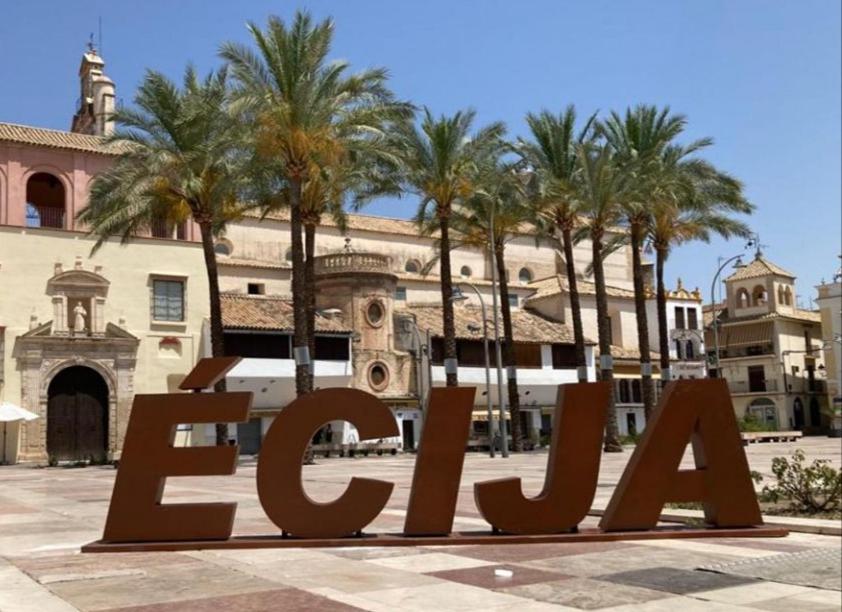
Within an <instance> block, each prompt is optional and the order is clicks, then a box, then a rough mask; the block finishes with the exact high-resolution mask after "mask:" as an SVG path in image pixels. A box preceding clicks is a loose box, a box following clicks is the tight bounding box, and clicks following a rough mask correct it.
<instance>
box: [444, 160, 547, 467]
mask: <svg viewBox="0 0 842 612" xmlns="http://www.w3.org/2000/svg"><path fill="white" fill-rule="evenodd" d="M502 152H503V149H502V148H501V150H500V153H502ZM525 178H526V176H525V175H524V174H522V173H520V172H518V170H517V167H516V166H514V165H512V164H510V163H506V162H503V161H502V160H501V159H500V158H499V155H493V156H491V158H490V159H489V160H487V162H486V163H484V164H483V167H482V169H481V171H480V173H479V175H478V177H477V187H478V189H477V191H476V193H475V194H474V195H473V196H472V197H470V198H468V199H467V200H466V201H465V203H464V205H462V206H459V207H458V208H457V209H456V210H455V211H454V213H453V219H452V227H453V230H454V233H455V239H454V242H453V243H452V244H453V247H454V248H456V246H457V245H458V246H462V245H465V246H470V247H473V248H476V249H480V250H485V249H487V248H488V246H489V244H488V243H489V235H490V234H492V229H493V234H492V235H493V240H494V255H495V261H493V262H492V264H491V265H494V266H497V278H498V279H499V283H500V310H501V314H502V319H503V346H502V353H503V355H502V357H503V363H504V365H505V366H507V367H508V366H515V365H516V363H515V350H514V330H513V327H512V311H511V306H510V305H509V285H508V280H507V276H506V255H505V249H506V243H507V242H508V241H509V240H511V238H512V237H514V236H515V235H516V234H518V233H522V232H523V229H524V224H526V223H528V222H529V221H530V220H531V219H532V216H533V215H532V210H531V209H530V206H529V204H528V202H527V200H526V197H525V195H526V194H525V191H524V179H525ZM492 216H493V221H492ZM507 387H508V395H509V412H510V413H511V423H512V431H511V434H512V450H514V451H515V452H520V451H522V450H523V431H521V422H520V396H519V394H518V384H517V377H516V376H509V378H508V381H507Z"/></svg>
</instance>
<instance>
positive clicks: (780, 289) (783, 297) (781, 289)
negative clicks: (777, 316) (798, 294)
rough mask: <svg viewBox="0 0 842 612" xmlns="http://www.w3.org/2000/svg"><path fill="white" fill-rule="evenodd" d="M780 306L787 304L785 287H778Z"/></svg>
mask: <svg viewBox="0 0 842 612" xmlns="http://www.w3.org/2000/svg"><path fill="white" fill-rule="evenodd" d="M778 304H786V293H785V292H784V287H783V285H778Z"/></svg>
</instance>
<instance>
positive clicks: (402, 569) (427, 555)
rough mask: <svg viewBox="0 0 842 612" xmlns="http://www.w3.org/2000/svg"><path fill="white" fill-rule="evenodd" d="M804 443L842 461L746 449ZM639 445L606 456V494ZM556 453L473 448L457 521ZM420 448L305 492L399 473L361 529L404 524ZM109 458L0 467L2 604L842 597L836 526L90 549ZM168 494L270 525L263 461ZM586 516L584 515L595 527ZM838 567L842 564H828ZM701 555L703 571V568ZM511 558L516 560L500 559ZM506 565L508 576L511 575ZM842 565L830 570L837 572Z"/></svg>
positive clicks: (830, 604)
mask: <svg viewBox="0 0 842 612" xmlns="http://www.w3.org/2000/svg"><path fill="white" fill-rule="evenodd" d="M795 448H803V449H804V450H805V452H806V453H807V455H808V457H826V458H829V459H831V460H832V461H833V463H834V464H836V465H837V466H838V465H839V463H840V445H839V441H838V440H829V439H827V438H808V439H805V440H802V441H800V442H797V443H791V444H758V445H752V446H749V447H748V448H747V452H748V455H749V461H750V463H751V465H752V468H753V469H755V470H757V471H760V472H761V473H765V474H769V473H770V470H769V467H770V465H771V459H772V457H774V456H777V455H788V454H789V453H790V452H791V451H792V450H794V449H795ZM628 456H629V453H628V452H626V453H623V454H622V455H605V456H604V457H603V465H602V469H601V472H600V483H599V490H598V493H597V501H596V505H600V504H602V505H604V503H605V502H606V501H607V499H608V497H609V496H610V493H611V490H612V489H613V487H614V485H615V484H616V482H617V480H618V478H619V475H620V473H621V472H622V469H623V466H624V465H625V462H626V461H627V460H628ZM545 462H546V455H545V454H542V453H534V454H526V455H519V456H512V457H511V458H509V459H508V460H503V459H500V458H497V459H494V460H491V459H489V458H488V457H485V456H483V455H478V454H469V455H468V456H467V458H466V461H465V472H464V475H463V479H462V486H461V491H460V496H459V503H458V508H457V520H456V524H455V526H454V527H455V529H457V530H471V529H473V530H478V529H484V528H486V527H487V524H486V523H485V522H484V521H483V520H482V519H481V518H480V516H479V514H478V513H477V511H476V508H475V507H474V504H473V499H472V488H473V483H474V482H475V481H480V480H486V479H489V478H494V477H500V476H504V475H510V474H512V475H519V476H521V477H522V478H523V479H524V483H525V484H524V487H525V491H526V493H527V494H534V493H537V492H538V490H540V486H541V483H542V479H543V474H544V468H545ZM412 466H413V457H409V456H407V457H402V456H398V457H370V458H367V459H328V460H324V459H320V460H319V462H318V464H317V465H315V466H308V467H306V468H305V472H304V474H305V480H306V488H307V491H308V493H309V494H310V495H311V496H313V497H314V498H315V499H317V500H319V501H328V500H330V499H332V498H334V497H336V496H337V495H338V494H339V493H341V491H342V490H343V489H344V488H345V486H346V485H347V483H348V480H349V479H350V477H351V476H352V475H354V474H357V475H363V474H364V475H365V476H368V477H372V478H382V479H384V480H390V481H393V482H396V483H397V486H396V487H395V492H394V494H393V495H392V498H391V500H390V502H389V504H388V506H387V508H386V510H385V511H384V512H383V513H382V514H381V515H380V516H379V517H378V518H377V519H376V521H375V522H374V523H373V524H372V525H371V526H369V527H368V528H367V531H372V532H374V531H399V530H400V529H401V527H402V525H403V519H404V516H405V508H406V503H407V498H408V494H409V482H410V478H411V472H412ZM114 474H115V471H114V470H113V469H112V468H108V467H90V468H76V469H72V468H46V469H35V468H32V467H28V466H11V467H2V468H0V610H2V611H3V612H13V611H18V610H25V611H30V610H32V611H38V612H50V611H53V610H55V611H59V610H61V611H63V610H74V609H78V610H137V611H141V610H143V611H150V612H152V611H175V610H178V611H185V610H186V611H191V610H235V611H238V612H251V611H258V610H327V611H330V610H354V609H363V610H375V611H377V610H383V611H386V610H388V611H393V610H436V611H437V612H443V611H446V610H474V609H482V610H487V611H497V610H509V609H513V610H519V611H521V610H522V611H524V612H528V611H530V610H564V609H568V610H592V609H602V610H628V609H634V610H681V611H682V612H685V611H686V612H689V611H692V610H695V609H705V610H708V609H709V610H744V611H745V610H746V609H755V610H786V611H787V612H793V611H797V610H839V609H842V603H840V602H841V601H842V593H840V590H839V589H840V586H839V581H838V576H839V571H838V569H837V568H838V561H839V558H840V555H842V552H840V538H838V537H832V536H819V535H812V534H801V533H793V534H791V535H789V536H788V537H786V538H769V539H760V538H758V539H754V538H752V539H736V538H730V539H729V538H716V539H699V540H652V541H646V542H642V541H637V542H633V543H632V542H617V543H613V542H611V543H589V544H588V543H568V544H529V545H527V544H524V545H506V546H459V547H416V548H346V549H275V550H272V549H264V550H229V551H202V552H183V553H139V554H99V555H96V554H84V555H83V554H80V553H79V547H80V546H81V545H82V544H84V543H87V542H89V541H91V540H95V539H97V538H98V537H99V536H100V534H101V530H102V526H103V521H104V519H105V513H106V510H107V506H108V500H109V497H110V494H111V487H112V484H113V480H114ZM164 501H165V502H167V501H170V502H175V501H178V502H186V501H197V502H204V501H236V502H238V504H239V506H238V510H237V518H236V522H235V526H234V531H235V533H236V534H241V535H244V534H272V533H276V532H277V529H276V528H275V527H274V525H272V524H271V523H270V522H269V521H268V519H267V518H266V517H265V515H264V514H263V511H262V510H261V508H260V506H259V504H258V500H257V492H256V485H255V462H254V461H253V460H248V459H246V460H244V461H243V462H241V465H240V468H239V470H238V472H237V474H236V475H235V476H232V477H207V478H177V479H176V478H174V479H170V480H169V481H168V484H167V488H166V493H165V498H164ZM596 520H597V519H595V518H592V517H589V518H588V519H587V521H586V523H585V524H586V525H587V526H590V525H595V524H596ZM834 564H836V565H834ZM701 568H704V569H701ZM496 570H508V572H511V574H510V575H509V574H508V572H505V571H504V572H498V571H496ZM501 574H502V575H501ZM834 574H835V576H834Z"/></svg>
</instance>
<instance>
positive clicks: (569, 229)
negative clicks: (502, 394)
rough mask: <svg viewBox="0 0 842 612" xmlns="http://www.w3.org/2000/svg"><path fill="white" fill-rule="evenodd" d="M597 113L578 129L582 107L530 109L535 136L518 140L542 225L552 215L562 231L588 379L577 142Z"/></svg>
mask: <svg viewBox="0 0 842 612" xmlns="http://www.w3.org/2000/svg"><path fill="white" fill-rule="evenodd" d="M595 118H596V115H591V117H590V118H589V119H588V120H587V121H586V122H585V125H584V127H583V128H582V129H581V130H580V131H579V132H578V134H577V133H576V131H575V128H576V109H575V108H574V107H573V105H570V106H568V107H567V108H566V109H565V110H564V112H562V113H560V114H559V115H558V116H556V115H553V114H552V113H551V112H549V111H546V110H544V111H541V113H540V114H537V115H536V114H533V113H529V114H528V115H526V123H527V125H529V129H530V131H531V132H532V141H528V140H525V139H522V138H519V139H518V144H517V149H518V151H519V153H520V154H521V155H522V156H523V159H524V161H525V163H526V165H527V167H528V168H530V169H531V170H532V172H534V177H535V179H536V180H535V181H534V182H533V186H534V189H533V190H532V191H533V194H532V195H533V200H534V205H535V209H536V213H537V217H538V219H537V221H538V222H539V225H542V223H541V221H548V222H549V224H550V227H551V230H550V232H548V233H550V234H552V235H558V234H560V235H561V246H562V251H563V253H564V264H565V268H566V272H567V288H568V293H569V295H570V312H571V318H572V320H573V321H572V322H573V341H574V343H575V350H576V364H577V365H578V366H579V367H578V376H579V381H580V382H586V381H587V369H586V366H587V362H586V360H585V333H584V330H583V327H582V306H581V300H580V298H579V290H578V287H577V277H576V266H575V261H574V259H573V242H574V241H573V233H574V231H575V230H576V227H577V225H578V223H579V210H578V206H577V204H578V203H577V200H576V197H575V189H574V184H573V179H574V175H575V172H576V167H577V166H576V145H577V144H581V143H583V142H585V141H586V140H587V139H588V138H590V135H591V131H592V130H591V128H592V126H593V123H594V119H595Z"/></svg>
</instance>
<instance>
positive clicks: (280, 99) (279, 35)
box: [220, 11, 406, 395]
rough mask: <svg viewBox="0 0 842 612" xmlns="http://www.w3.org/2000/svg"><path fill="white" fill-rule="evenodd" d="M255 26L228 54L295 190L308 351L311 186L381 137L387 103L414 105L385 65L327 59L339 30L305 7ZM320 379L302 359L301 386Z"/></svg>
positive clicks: (263, 153) (297, 286)
mask: <svg viewBox="0 0 842 612" xmlns="http://www.w3.org/2000/svg"><path fill="white" fill-rule="evenodd" d="M248 30H249V33H250V34H251V36H252V39H253V41H254V43H255V45H256V47H257V49H256V50H252V49H251V48H249V47H248V46H245V45H242V44H238V43H233V42H228V43H225V44H223V45H222V47H221V49H220V55H221V57H222V58H223V59H225V60H226V61H227V62H228V65H229V66H230V70H231V72H232V75H233V76H234V78H235V79H236V81H237V83H238V87H237V88H236V89H235V91H234V95H235V98H236V100H237V102H238V107H239V109H240V111H241V112H242V113H243V114H244V115H245V116H246V117H247V118H248V120H249V121H248V123H249V125H250V126H251V127H252V130H251V137H252V140H253V147H254V150H255V151H256V152H257V154H258V156H259V157H261V158H263V159H264V160H269V161H271V162H273V163H272V164H271V167H272V168H274V169H275V171H276V176H275V177H274V178H275V180H276V182H277V183H279V184H285V185H286V188H287V189H288V202H289V209H290V234H291V243H292V266H293V276H292V296H293V312H294V344H295V347H296V348H301V349H303V348H305V347H309V346H310V335H311V334H309V333H308V310H312V300H310V299H309V298H308V291H307V275H306V272H305V249H304V244H303V242H302V229H303V214H304V208H303V203H302V202H303V195H302V192H303V188H304V185H305V184H306V183H307V181H308V180H309V179H310V178H311V177H315V176H316V175H317V174H318V173H319V172H321V171H323V170H325V169H327V170H330V169H332V168H335V167H336V166H337V165H340V164H341V163H342V160H343V159H345V157H346V155H347V154H348V152H349V151H350V150H353V149H354V147H355V146H356V145H357V143H358V142H361V141H365V140H366V138H368V137H370V136H371V135H378V136H381V135H382V134H381V127H382V121H383V119H384V109H389V111H388V112H389V113H391V112H394V111H395V108H396V107H397V108H399V109H400V110H401V111H405V110H406V107H405V105H396V104H395V103H394V100H393V96H392V94H391V92H390V91H389V90H388V89H387V88H386V80H387V76H388V75H387V72H386V71H385V70H384V69H381V68H375V69H369V70H365V71H362V72H359V73H356V74H352V75H347V71H348V63H347V62H344V61H333V62H328V61H327V56H328V54H329V53H330V47H331V42H332V39H333V30H334V26H333V21H332V20H330V19H326V20H324V21H322V22H320V23H318V24H314V23H313V20H312V18H311V17H310V15H309V14H308V13H306V12H300V11H299V12H297V13H296V15H295V17H294V18H293V21H292V23H291V24H289V25H287V24H286V23H284V22H283V21H282V20H281V19H280V18H278V17H275V16H272V17H269V20H268V22H267V25H266V28H265V29H261V28H260V27H259V26H258V25H256V24H255V23H252V22H250V23H249V24H248ZM312 236H313V243H314V240H315V238H314V236H315V234H314V233H313V234H312ZM312 382H313V381H312V375H311V372H310V368H309V367H308V366H307V365H304V364H301V365H297V366H296V371H295V387H296V392H297V393H298V394H299V395H300V394H302V393H306V392H308V391H310V390H311V389H312Z"/></svg>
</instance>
